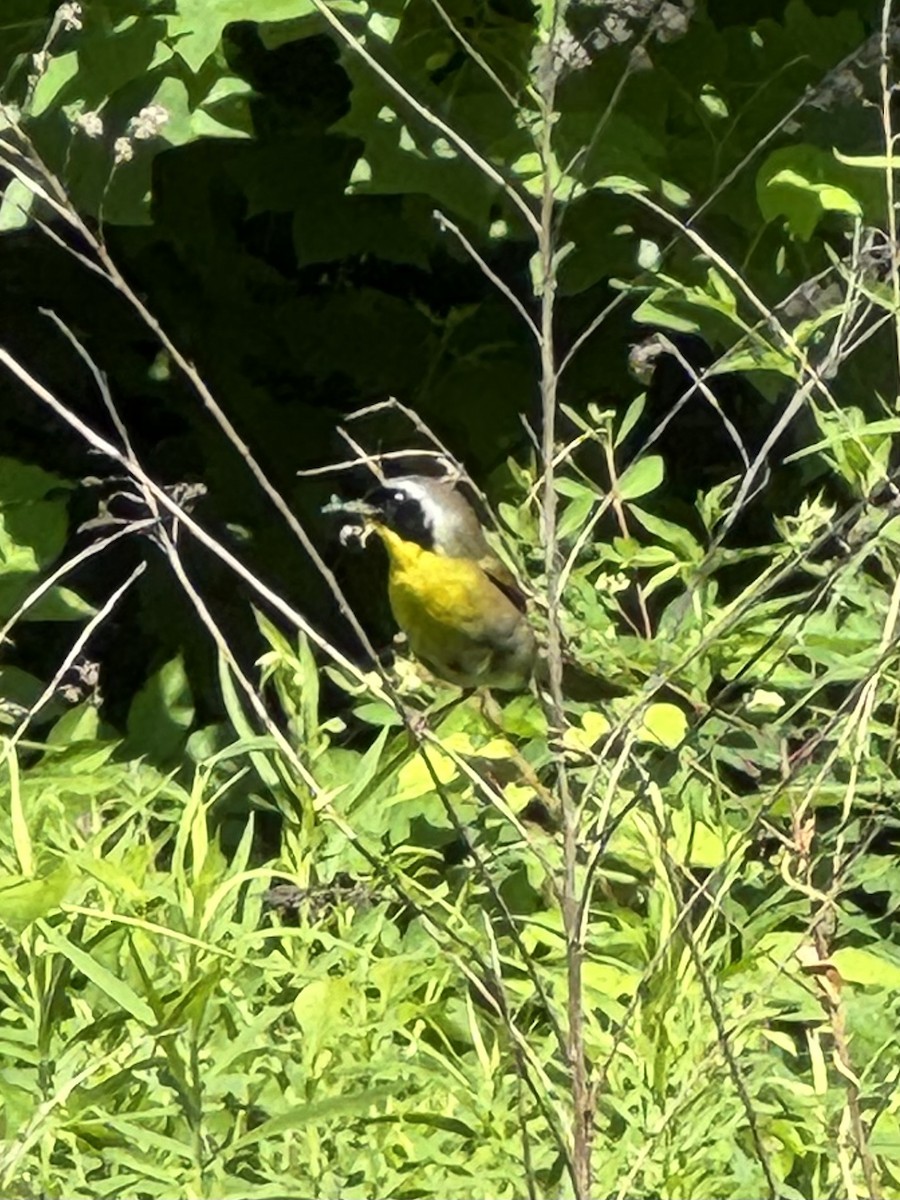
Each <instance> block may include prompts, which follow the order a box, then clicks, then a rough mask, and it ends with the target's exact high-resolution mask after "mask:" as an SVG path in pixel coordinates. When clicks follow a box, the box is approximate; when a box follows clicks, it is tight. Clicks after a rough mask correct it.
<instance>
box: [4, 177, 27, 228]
mask: <svg viewBox="0 0 900 1200" xmlns="http://www.w3.org/2000/svg"><path fill="white" fill-rule="evenodd" d="M33 203H34V192H33V191H32V190H31V188H30V187H29V186H28V185H27V184H26V183H23V182H22V181H21V180H20V179H10V180H9V182H8V183H7V184H6V187H5V188H4V189H3V203H2V204H0V233H5V232H7V231H8V230H10V229H22V228H24V227H25V226H26V225H27V224H28V219H29V216H30V214H31V206H32V204H33Z"/></svg>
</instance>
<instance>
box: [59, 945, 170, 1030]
mask: <svg viewBox="0 0 900 1200" xmlns="http://www.w3.org/2000/svg"><path fill="white" fill-rule="evenodd" d="M42 933H43V936H44V938H45V940H46V941H47V942H49V944H50V945H51V946H52V947H53V948H54V950H56V951H57V952H58V953H59V954H62V955H63V957H65V958H67V959H68V960H69V962H70V963H71V964H72V966H73V967H75V968H76V969H77V970H79V971H81V973H82V974H83V975H86V976H87V978H88V979H89V980H90V981H91V983H93V984H94V985H95V986H96V987H98V988H99V989H100V991H101V992H103V993H104V994H105V995H106V996H108V997H109V999H110V1000H112V1001H113V1003H114V1004H116V1005H117V1006H118V1007H119V1008H121V1009H123V1010H124V1011H125V1012H127V1013H130V1014H131V1016H133V1017H134V1018H135V1020H136V1021H140V1023H141V1024H142V1025H147V1026H151V1027H152V1026H155V1025H156V1017H155V1015H154V1013H153V1009H152V1008H151V1007H150V1005H149V1004H147V1002H146V1001H145V1000H142V999H141V997H140V996H139V995H138V994H137V992H135V991H134V989H133V988H131V987H129V986H128V984H127V983H125V981H124V980H123V979H120V978H119V977H118V976H117V975H114V974H113V972H112V971H110V970H109V969H108V968H107V967H105V966H103V965H102V964H101V963H99V962H98V961H97V959H96V958H94V957H93V955H91V954H89V953H88V952H87V951H86V950H83V949H82V948H81V947H80V946H76V945H75V943H74V942H71V941H70V940H69V939H68V938H67V937H65V936H64V935H63V934H62V933H60V931H59V930H58V929H55V928H53V927H52V926H48V925H45V926H44V928H43V930H42Z"/></svg>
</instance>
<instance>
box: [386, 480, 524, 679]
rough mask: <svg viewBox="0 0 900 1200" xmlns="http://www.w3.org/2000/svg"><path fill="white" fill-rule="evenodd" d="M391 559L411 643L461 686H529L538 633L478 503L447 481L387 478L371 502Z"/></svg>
mask: <svg viewBox="0 0 900 1200" xmlns="http://www.w3.org/2000/svg"><path fill="white" fill-rule="evenodd" d="M365 505H366V508H365V511H366V514H367V515H366V523H367V525H368V526H369V527H370V528H371V529H372V530H373V531H374V532H375V533H376V534H377V536H378V537H379V538H380V540H381V541H382V543H383V544H384V547H385V550H386V551H387V556H388V598H389V600H390V605H391V611H392V612H393V614H394V619H395V620H396V622H397V624H398V625H399V626H400V628H401V630H402V631H403V633H404V634H405V635H406V638H407V641H408V643H409V647H410V650H411V651H412V653H413V654H414V655H415V657H416V658H417V659H419V661H420V662H422V663H423V664H424V665H425V666H426V667H427V668H428V669H429V670H430V671H431V672H432V673H433V674H434V675H436V676H438V677H439V678H440V679H443V680H445V681H447V682H448V683H453V684H456V685H457V686H458V687H461V688H464V689H467V688H496V689H498V690H501V691H520V690H525V689H526V688H527V687H528V686H529V683H530V680H531V677H532V673H533V670H534V666H535V657H536V649H537V647H536V640H535V635H534V630H533V628H532V626H531V622H530V621H529V619H528V613H527V605H526V600H525V596H524V594H523V593H522V591H521V589H520V588H519V586H518V584H517V583H516V581H515V579H514V577H513V575H512V573H511V572H510V571H509V570H508V568H507V567H506V566H505V565H504V564H503V563H502V562H501V561H500V559H499V558H497V556H496V554H495V553H494V552H493V550H492V549H491V547H490V546H489V545H488V542H487V539H486V537H485V535H484V530H483V529H482V526H481V522H480V521H479V519H478V517H477V515H476V513H475V510H474V509H473V508H472V505H471V504H470V503H469V501H468V500H467V499H466V497H465V496H464V495H463V493H462V492H461V491H460V490H459V489H458V488H457V487H456V486H455V484H454V483H453V482H451V481H450V480H445V479H438V478H432V477H431V476H427V475H406V476H402V477H400V478H394V479H387V480H386V481H385V482H384V484H383V485H382V486H379V487H378V488H376V489H375V490H374V491H372V492H371V493H369V495H368V496H367V497H366V501H365Z"/></svg>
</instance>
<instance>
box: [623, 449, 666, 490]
mask: <svg viewBox="0 0 900 1200" xmlns="http://www.w3.org/2000/svg"><path fill="white" fill-rule="evenodd" d="M664 476H665V466H664V464H663V460H662V458H661V457H660V456H659V455H658V454H648V455H646V456H645V457H644V458H640V459H638V461H637V462H636V463H633V464H632V465H631V466H630V467H628V469H627V470H626V471H625V474H624V475H623V476H622V477H621V479H620V480H619V489H618V490H619V495H620V496H621V497H622V499H623V500H637V499H638V498H639V497H640V496H646V495H647V494H648V493H650V492H655V491H656V489H657V488H658V487H659V485H660V484H661V483H662V481H663V478H664Z"/></svg>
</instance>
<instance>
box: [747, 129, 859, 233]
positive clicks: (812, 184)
mask: <svg viewBox="0 0 900 1200" xmlns="http://www.w3.org/2000/svg"><path fill="white" fill-rule="evenodd" d="M869 190H870V189H869V185H868V182H867V180H866V178H865V177H864V176H862V175H854V172H853V171H852V169H850V168H848V167H847V166H845V165H843V164H842V163H841V162H838V161H836V159H835V157H834V156H833V155H832V154H829V153H828V152H827V151H825V150H821V149H819V147H817V146H811V145H802V144H801V145H795V146H784V147H781V148H780V149H778V150H775V151H773V152H772V154H770V155H769V156H768V158H767V159H766V160H765V162H764V163H763V165H762V166H761V167H760V169H759V171H758V172H757V177H756V195H757V202H758V204H759V208H760V212H761V213H762V215H763V217H764V218H765V220H767V221H773V220H774V219H775V218H776V217H779V216H783V217H785V218H786V220H787V224H788V228H789V229H790V230H791V232H792V233H793V234H794V235H795V236H796V237H798V238H799V239H800V240H801V241H803V242H807V241H809V239H810V238H811V237H812V235H813V233H814V232H815V230H816V226H817V225H818V223H819V221H820V220H821V219H822V217H823V216H824V215H825V213H826V212H842V213H845V214H847V215H848V216H851V217H854V218H858V217H862V216H863V213H864V211H865V208H866V207H869V208H870V209H871V207H872V205H871V203H870V202H869V201H868V199H867V193H868V192H869Z"/></svg>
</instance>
